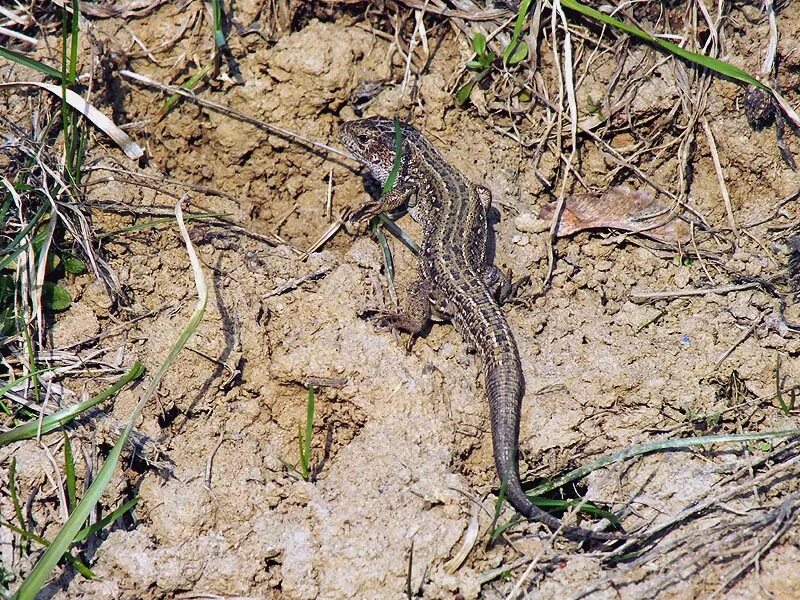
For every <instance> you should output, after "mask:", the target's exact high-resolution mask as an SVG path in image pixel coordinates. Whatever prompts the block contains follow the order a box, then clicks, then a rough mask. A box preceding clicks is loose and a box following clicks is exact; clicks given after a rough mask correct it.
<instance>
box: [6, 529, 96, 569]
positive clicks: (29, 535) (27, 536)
mask: <svg viewBox="0 0 800 600" xmlns="http://www.w3.org/2000/svg"><path fill="white" fill-rule="evenodd" d="M0 525H2V526H3V527H5V528H6V529H9V530H10V531H12V532H13V533H16V534H17V535H18V536H20V537H21V538H22V539H23V540H25V544H26V545H28V546H29V545H30V542H31V541H34V542H36V543H37V544H39V545H41V546H44V547H45V548H47V547H49V546H50V542H48V541H47V540H46V539H44V538H43V537H42V536H40V535H36V534H35V533H33V532H32V531H28V530H26V529H20V528H19V527H15V526H14V525H13V524H12V523H9V522H8V521H3V520H2V519H0ZM62 558H65V559H66V560H67V561H68V562H69V563H70V564H71V565H72V566H73V567H75V570H77V571H78V572H79V573H80V574H81V575H83V576H84V577H86V578H87V579H94V573H92V571H91V570H90V569H89V567H87V566H86V565H85V564H83V562H81V561H80V560H78V559H77V558H75V557H74V556H72V554H70V553H69V552H65V553H64V556H63V557H62Z"/></svg>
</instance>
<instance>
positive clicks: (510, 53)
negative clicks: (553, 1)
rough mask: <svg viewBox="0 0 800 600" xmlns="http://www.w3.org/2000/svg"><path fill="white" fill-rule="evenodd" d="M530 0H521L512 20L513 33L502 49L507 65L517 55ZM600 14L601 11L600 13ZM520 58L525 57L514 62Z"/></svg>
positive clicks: (526, 51)
mask: <svg viewBox="0 0 800 600" xmlns="http://www.w3.org/2000/svg"><path fill="white" fill-rule="evenodd" d="M531 2H532V0H523V1H522V3H521V4H520V5H519V12H518V13H517V19H516V21H515V22H514V33H513V34H512V35H511V42H510V43H509V44H508V46H507V47H506V49H505V50H504V51H503V64H504V65H509V64H510V63H511V59H512V58H513V57H515V56H517V53H518V52H519V46H520V41H519V38H520V36H521V35H522V26H523V25H524V24H525V17H527V16H528V11H530V8H531ZM561 4H562V5H563V6H566V5H567V4H566V2H562V3H561ZM601 14H602V13H601ZM527 55H528V49H527V46H526V48H525V56H526V57H527ZM521 60H525V58H521V59H519V60H517V61H516V62H520V61H521Z"/></svg>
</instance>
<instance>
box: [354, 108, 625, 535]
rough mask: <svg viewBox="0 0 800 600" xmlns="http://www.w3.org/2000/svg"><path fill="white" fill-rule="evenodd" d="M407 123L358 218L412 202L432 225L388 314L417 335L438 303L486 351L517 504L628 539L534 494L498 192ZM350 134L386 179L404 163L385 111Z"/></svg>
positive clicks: (501, 455)
mask: <svg viewBox="0 0 800 600" xmlns="http://www.w3.org/2000/svg"><path fill="white" fill-rule="evenodd" d="M400 125H401V130H402V137H403V151H402V160H401V164H400V169H399V172H398V174H397V179H396V182H395V185H394V188H393V189H392V190H391V191H390V192H389V193H388V194H386V195H384V196H383V197H382V198H381V199H380V200H379V201H377V202H370V203H368V204H365V205H364V206H362V207H361V208H360V209H358V210H357V211H355V213H353V215H352V217H351V219H352V220H353V221H360V220H364V219H369V218H371V217H373V216H375V215H377V214H378V213H380V212H383V211H390V210H393V209H395V208H398V207H400V206H402V205H403V204H407V205H408V212H409V213H410V214H411V216H412V217H413V218H414V220H416V221H417V222H418V223H420V224H421V225H422V245H421V248H420V255H419V279H418V280H417V282H416V283H415V284H414V285H412V286H411V293H410V297H409V299H408V303H407V306H406V308H405V310H404V311H403V313H401V314H397V315H389V316H388V317H389V318H388V319H387V320H388V321H389V322H391V323H393V324H394V325H395V326H397V327H399V328H401V329H403V330H405V331H408V332H410V333H412V334H417V333H419V332H420V331H421V330H422V329H423V328H424V327H425V324H426V323H427V322H428V320H429V319H430V316H431V308H433V310H434V312H435V313H436V314H437V315H439V316H443V317H446V318H449V319H451V320H452V322H453V324H454V325H455V327H456V329H457V330H458V331H459V333H460V334H461V335H462V337H463V338H464V340H465V341H466V342H467V343H468V344H469V345H471V346H472V347H473V348H475V349H476V350H477V352H478V353H479V355H480V356H481V359H482V361H483V372H484V382H485V387H486V393H487V395H488V397H489V410H490V416H491V422H492V443H493V448H494V459H495V465H496V467H497V474H498V475H499V477H500V481H501V482H506V498H507V499H508V501H509V502H510V503H511V505H512V506H513V507H514V508H515V509H517V510H518V511H519V512H520V513H521V514H523V515H524V516H525V517H527V518H529V519H533V520H536V521H541V522H543V523H545V524H546V525H547V526H548V527H550V528H551V529H553V530H561V532H562V534H563V535H565V536H566V537H569V538H571V539H580V540H585V539H601V540H607V539H620V538H623V537H625V536H623V535H619V534H613V533H599V532H593V531H589V530H588V529H582V528H579V527H564V526H563V524H562V523H561V521H559V520H558V519H557V518H555V517H553V516H552V515H550V514H548V513H546V512H544V511H543V510H541V509H539V508H538V507H536V506H535V505H534V504H533V503H532V502H531V501H530V500H529V499H528V497H527V496H526V495H525V492H524V491H523V489H522V484H521V482H520V478H519V466H518V461H517V455H516V454H517V446H518V443H519V419H520V407H521V404H522V397H523V395H524V380H523V376H522V368H521V366H520V360H519V353H518V351H517V344H516V342H515V341H514V336H513V334H512V332H511V328H510V327H509V325H508V322H507V321H506V318H505V315H504V314H503V311H502V310H501V309H500V307H499V305H498V302H497V299H496V298H497V296H504V295H507V294H508V291H509V290H510V286H509V281H508V279H507V278H506V276H505V275H504V274H503V273H502V272H501V271H500V270H499V269H498V268H497V267H496V266H495V265H493V264H492V263H491V262H490V261H489V260H488V257H487V252H486V247H487V240H488V235H489V231H488V225H487V219H486V213H487V211H488V209H489V206H490V204H491V195H490V194H489V191H488V190H487V189H486V188H483V187H480V186H474V185H472V184H471V183H470V182H469V181H468V180H467V179H466V178H465V177H464V176H463V175H462V174H461V173H460V172H459V171H458V170H456V169H454V168H453V167H451V166H450V165H449V164H447V162H445V160H444V158H442V156H441V154H439V152H438V151H437V150H436V149H435V148H434V147H433V146H432V145H431V144H430V142H428V140H427V139H425V137H424V136H423V135H422V134H421V133H420V132H419V131H418V130H417V129H416V128H414V127H413V126H411V125H408V124H402V123H401V124H400ZM341 139H342V143H343V144H344V145H345V146H346V147H347V148H348V149H349V150H350V151H351V152H352V153H353V154H354V155H355V156H356V158H358V160H359V161H360V162H362V163H363V164H364V165H366V166H367V167H368V168H369V169H370V171H371V172H372V175H373V176H374V177H375V178H376V179H377V180H378V181H379V182H380V183H381V185H385V184H386V181H387V179H388V177H389V173H390V172H391V170H392V167H393V165H394V160H395V130H394V122H393V121H392V120H390V119H385V118H380V117H378V118H371V119H361V120H358V121H348V122H345V123H343V124H342V127H341Z"/></svg>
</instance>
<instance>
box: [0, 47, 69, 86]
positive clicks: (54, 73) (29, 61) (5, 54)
mask: <svg viewBox="0 0 800 600" xmlns="http://www.w3.org/2000/svg"><path fill="white" fill-rule="evenodd" d="M0 57H2V58H5V59H6V60H10V61H11V62H15V63H17V64H18V65H22V66H23V67H28V68H29V69H33V70H35V71H39V73H43V74H44V75H47V76H48V77H55V78H56V79H58V80H61V72H60V71H59V70H58V69H54V68H53V67H50V66H48V65H46V64H44V63H42V62H39V61H38V60H34V59H33V58H29V57H27V56H25V55H24V54H20V53H19V52H14V51H13V50H9V49H8V48H3V47H2V46H0Z"/></svg>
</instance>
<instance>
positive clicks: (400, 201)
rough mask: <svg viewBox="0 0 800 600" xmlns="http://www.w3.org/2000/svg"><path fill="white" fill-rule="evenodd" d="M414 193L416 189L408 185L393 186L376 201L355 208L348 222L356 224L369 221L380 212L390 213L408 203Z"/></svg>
mask: <svg viewBox="0 0 800 600" xmlns="http://www.w3.org/2000/svg"><path fill="white" fill-rule="evenodd" d="M415 193H416V187H414V186H410V185H399V184H398V185H395V186H394V187H393V188H392V189H391V191H389V192H388V193H386V194H384V195H383V196H381V197H380V198H378V199H377V200H370V201H369V202H367V203H366V204H364V205H362V206H360V207H359V208H357V209H356V210H355V211H353V213H352V214H351V215H350V221H352V222H354V223H357V222H359V221H365V220H367V219H371V218H372V217H374V216H377V215H379V214H380V213H382V212H391V211H393V210H394V209H396V208H400V207H401V206H403V205H404V204H406V203H407V202H409V201H410V200H411V198H412V196H414V194H415Z"/></svg>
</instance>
